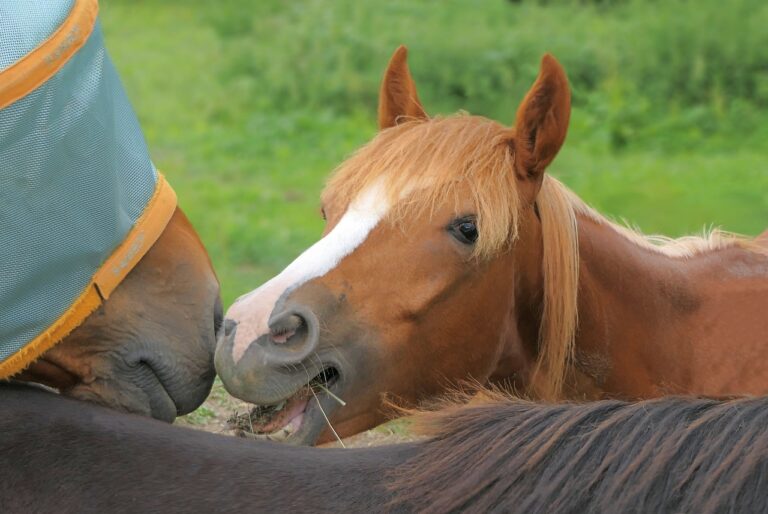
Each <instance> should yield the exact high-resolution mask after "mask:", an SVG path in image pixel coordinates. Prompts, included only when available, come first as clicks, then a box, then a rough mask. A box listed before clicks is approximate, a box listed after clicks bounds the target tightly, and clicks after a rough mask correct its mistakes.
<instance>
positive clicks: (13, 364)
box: [0, 173, 176, 379]
mask: <svg viewBox="0 0 768 514" xmlns="http://www.w3.org/2000/svg"><path fill="white" fill-rule="evenodd" d="M175 211H176V193H175V192H174V191H173V189H172V188H171V186H170V185H169V184H168V182H166V180H165V177H163V175H161V174H160V173H158V175H157V184H156V185H155V192H154V193H153V194H152V198H150V200H149V202H148V203H147V206H146V208H145V209H144V212H143V213H142V215H141V217H140V218H139V219H138V220H137V221H136V224H135V225H134V226H133V228H132V229H131V231H130V232H128V235H127V236H126V238H125V239H124V240H123V242H122V243H120V246H118V247H117V248H116V249H115V250H114V251H113V252H112V254H111V255H110V256H109V257H108V258H107V260H106V261H104V264H102V265H101V267H100V268H99V270H98V271H96V273H95V274H94V276H93V279H92V280H91V282H90V283H89V284H88V286H87V287H86V288H85V290H84V291H83V292H82V293H81V294H80V296H79V297H77V299H76V300H75V301H74V302H73V303H72V305H71V306H70V307H69V309H67V311H66V312H65V313H64V314H62V315H61V316H60V317H59V319H57V320H56V321H54V322H53V323H52V324H51V325H50V326H49V327H48V329H47V330H46V331H45V332H43V333H41V334H40V335H38V336H37V337H36V338H34V339H33V340H32V341H30V342H29V343H28V344H27V345H25V346H24V347H23V348H21V349H20V350H19V351H17V352H16V353H15V354H13V355H11V356H10V357H9V358H8V359H6V360H5V361H4V362H2V363H0V379H6V378H9V377H11V376H13V375H15V374H16V373H18V372H20V371H22V370H24V369H25V368H26V367H27V366H29V365H30V364H32V362H34V361H35V360H36V359H37V358H38V357H40V356H41V355H42V354H43V353H45V352H46V351H48V350H50V349H51V348H52V347H53V346H54V345H55V344H56V343H58V342H59V341H61V340H62V339H64V338H65V337H66V336H68V335H69V333H70V332H72V331H73V330H74V329H76V328H77V327H78V326H80V325H81V324H82V323H83V321H85V319H86V318H87V317H88V316H90V315H91V313H93V311H95V310H96V309H97V308H98V307H99V306H100V305H101V304H102V303H103V301H104V300H106V299H107V298H109V296H110V294H112V292H113V291H114V290H115V288H116V287H117V286H118V285H119V284H120V282H122V281H123V279H124V278H125V277H126V275H128V273H129V272H130V271H131V270H132V269H133V267H134V266H136V264H137V263H138V262H139V261H140V260H141V258H142V257H144V255H145V254H146V253H147V251H148V250H149V249H150V248H151V247H152V245H154V244H155V242H156V241H157V239H158V238H159V237H160V234H162V233H163V231H164V230H165V227H166V226H167V225H168V222H169V221H170V220H171V217H172V216H173V213H174V212H175Z"/></svg>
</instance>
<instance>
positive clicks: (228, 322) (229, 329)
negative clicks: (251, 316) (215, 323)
mask: <svg viewBox="0 0 768 514" xmlns="http://www.w3.org/2000/svg"><path fill="white" fill-rule="evenodd" d="M221 328H222V330H223V331H224V337H231V336H233V335H234V333H235V330H236V329H237V321H235V320H233V319H225V320H224V324H223V325H222V326H221Z"/></svg>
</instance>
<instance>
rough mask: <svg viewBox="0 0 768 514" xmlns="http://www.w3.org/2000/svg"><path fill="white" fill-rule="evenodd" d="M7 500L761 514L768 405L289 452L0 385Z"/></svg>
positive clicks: (171, 508) (597, 412) (117, 507)
mask: <svg viewBox="0 0 768 514" xmlns="http://www.w3.org/2000/svg"><path fill="white" fill-rule="evenodd" d="M0 389H2V391H0V393H1V394H0V412H2V413H3V415H2V416H0V455H2V456H3V466H2V467H1V468H0V510H2V512H3V513H7V514H16V513H23V514H33V513H56V514H66V513H78V514H80V513H90V512H94V513H99V514H101V513H103V512H110V513H119V512H131V513H133V512H163V513H174V512H183V513H195V512H205V513H208V512H217V513H238V514H239V513H242V512H295V513H300V512H459V511H461V512H526V513H535V512H542V513H583V512H654V513H675V512H696V513H701V514H704V513H716V512H717V513H719V512H765V511H766V510H767V509H768V498H767V497H766V494H765V491H766V488H768V401H766V399H764V398H761V399H746V400H733V401H726V402H717V401H713V400H694V399H683V398H668V399H662V400H655V401H648V402H642V403H637V404H626V403H622V402H618V401H602V402H595V403H590V404H584V405H535V404H531V403H527V402H521V401H519V400H502V399H495V400H494V401H492V402H491V403H488V404H483V405H479V406H471V407H463V408H459V409H457V410H453V411H448V412H447V413H443V414H440V415H438V417H437V419H436V420H435V421H434V428H433V435H432V437H431V438H430V439H428V440H425V441H421V442H418V443H408V444H403V445H394V446H386V447H379V448H367V449H355V450H341V449H319V448H293V447H290V446H287V445H280V444H275V443H270V442H261V441H259V442H251V441H245V440H242V439H236V438H229V437H224V436H217V435H212V434H206V433H203V432H196V431H192V430H188V429H184V428H179V427H172V426H167V425H164V424H161V423H158V422H156V421H153V420H148V419H142V418H138V417H135V416H130V415H125V414H120V413H117V412H114V411H109V410H105V409H102V408H100V407H97V406H92V405H88V404H85V403H82V402H75V401H73V400H69V399H66V398H60V397H56V396H54V395H50V394H48V393H45V392H42V391H37V390H33V389H31V388H20V387H8V386H6V387H1V388H0Z"/></svg>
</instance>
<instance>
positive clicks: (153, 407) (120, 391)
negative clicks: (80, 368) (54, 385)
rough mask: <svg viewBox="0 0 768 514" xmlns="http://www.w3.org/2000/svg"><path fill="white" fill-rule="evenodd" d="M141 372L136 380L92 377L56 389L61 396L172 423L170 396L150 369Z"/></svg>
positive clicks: (174, 411) (173, 409)
mask: <svg viewBox="0 0 768 514" xmlns="http://www.w3.org/2000/svg"><path fill="white" fill-rule="evenodd" d="M142 374H143V375H145V378H144V380H143V381H141V382H139V383H136V382H134V381H127V380H121V379H115V378H108V379H96V380H93V381H91V382H88V383H86V382H80V383H78V384H76V385H75V386H74V387H70V388H66V389H61V390H60V392H61V394H62V395H64V396H69V397H72V398H76V399H78V400H83V401H88V402H92V403H97V404H99V405H103V406H104V407H109V408H110V409H116V410H120V411H123V412H129V413H131V414H138V415H141V416H148V417H152V418H155V419H157V420H160V421H165V422H168V423H172V422H173V420H174V419H176V416H177V415H178V409H177V407H176V403H175V402H174V400H173V398H172V397H171V395H170V394H169V393H168V391H167V390H166V389H165V387H163V385H162V383H161V382H160V380H159V379H158V378H157V377H156V376H154V373H152V372H151V370H148V371H144V372H143V373H142Z"/></svg>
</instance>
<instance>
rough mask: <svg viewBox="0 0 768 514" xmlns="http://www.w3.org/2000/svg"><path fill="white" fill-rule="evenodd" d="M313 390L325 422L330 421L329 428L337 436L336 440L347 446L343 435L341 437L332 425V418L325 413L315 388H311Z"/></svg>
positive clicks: (342, 445) (343, 446)
mask: <svg viewBox="0 0 768 514" xmlns="http://www.w3.org/2000/svg"><path fill="white" fill-rule="evenodd" d="M310 390H311V391H312V396H314V397H315V401H316V402H317V407H318V408H319V409H320V412H322V414H323V417H324V418H325V422H326V423H328V428H330V429H331V432H333V435H334V437H336V440H337V441H338V442H339V444H340V445H341V447H342V448H346V446H345V445H344V441H342V440H341V437H339V434H337V433H336V429H335V428H333V425H331V420H329V419H328V416H327V415H326V414H325V410H323V406H322V405H321V404H320V399H319V398H318V397H317V395H316V394H315V389H314V388H310Z"/></svg>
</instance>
